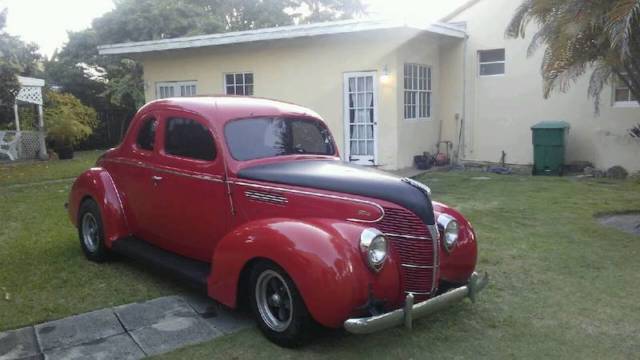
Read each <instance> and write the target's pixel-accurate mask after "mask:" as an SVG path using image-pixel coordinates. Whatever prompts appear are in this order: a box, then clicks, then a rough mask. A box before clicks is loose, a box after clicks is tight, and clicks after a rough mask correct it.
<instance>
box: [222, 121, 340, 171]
mask: <svg viewBox="0 0 640 360" xmlns="http://www.w3.org/2000/svg"><path fill="white" fill-rule="evenodd" d="M224 134H225V137H226V140H227V144H228V146H229V150H230V151H231V156H233V158H234V159H236V160H240V161H245V160H253V159H261V158H267V157H274V156H283V155H301V154H308V155H334V154H335V149H334V146H333V140H332V139H331V134H330V133H329V130H328V129H327V127H326V126H325V125H324V124H323V123H322V122H320V121H317V120H313V119H303V118H282V117H258V118H250V119H240V120H235V121H231V122H229V123H228V124H227V125H226V126H225V128H224Z"/></svg>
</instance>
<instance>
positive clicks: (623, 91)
mask: <svg viewBox="0 0 640 360" xmlns="http://www.w3.org/2000/svg"><path fill="white" fill-rule="evenodd" d="M614 84H615V92H614V94H615V95H614V96H615V99H614V100H615V102H616V103H633V102H637V101H638V99H636V97H635V96H634V95H633V93H632V92H631V89H630V88H629V86H627V84H625V83H624V81H622V80H621V79H616V81H615V83H614Z"/></svg>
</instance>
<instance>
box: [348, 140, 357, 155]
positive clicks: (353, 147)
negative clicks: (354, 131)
mask: <svg viewBox="0 0 640 360" xmlns="http://www.w3.org/2000/svg"><path fill="white" fill-rule="evenodd" d="M350 150H351V151H350V153H351V155H358V142H357V141H356V140H351V149H350Z"/></svg>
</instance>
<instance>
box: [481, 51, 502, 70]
mask: <svg viewBox="0 0 640 360" xmlns="http://www.w3.org/2000/svg"><path fill="white" fill-rule="evenodd" d="M478 59H479V62H480V76H492V75H504V72H505V51H504V49H495V50H481V51H478Z"/></svg>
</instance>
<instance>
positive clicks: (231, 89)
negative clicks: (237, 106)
mask: <svg viewBox="0 0 640 360" xmlns="http://www.w3.org/2000/svg"><path fill="white" fill-rule="evenodd" d="M224 91H225V94H227V95H248V96H252V95H253V73H249V72H245V73H229V74H224Z"/></svg>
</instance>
